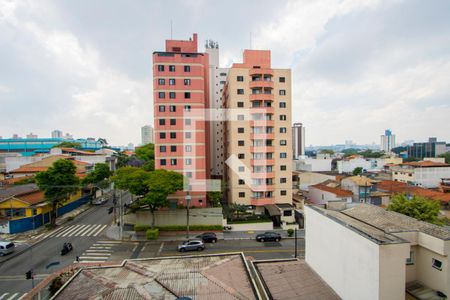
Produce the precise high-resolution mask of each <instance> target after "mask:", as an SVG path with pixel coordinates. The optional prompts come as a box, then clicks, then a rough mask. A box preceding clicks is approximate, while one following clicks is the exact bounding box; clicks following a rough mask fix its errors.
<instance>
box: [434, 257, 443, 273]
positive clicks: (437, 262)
mask: <svg viewBox="0 0 450 300" xmlns="http://www.w3.org/2000/svg"><path fill="white" fill-rule="evenodd" d="M432 262H433V268H435V269H438V270H439V271H442V261H440V260H437V259H435V258H433V260H432Z"/></svg>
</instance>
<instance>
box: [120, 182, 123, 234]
mask: <svg viewBox="0 0 450 300" xmlns="http://www.w3.org/2000/svg"><path fill="white" fill-rule="evenodd" d="M122 195H123V191H120V197H119V234H120V235H119V236H120V240H122V233H123V232H122V225H123V224H122V213H123V207H122Z"/></svg>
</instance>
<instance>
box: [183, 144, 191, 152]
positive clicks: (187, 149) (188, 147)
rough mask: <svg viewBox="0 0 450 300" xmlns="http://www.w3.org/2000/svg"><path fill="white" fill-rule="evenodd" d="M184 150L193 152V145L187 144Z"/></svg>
mask: <svg viewBox="0 0 450 300" xmlns="http://www.w3.org/2000/svg"><path fill="white" fill-rule="evenodd" d="M184 151H186V152H192V146H191V145H186V146H184Z"/></svg>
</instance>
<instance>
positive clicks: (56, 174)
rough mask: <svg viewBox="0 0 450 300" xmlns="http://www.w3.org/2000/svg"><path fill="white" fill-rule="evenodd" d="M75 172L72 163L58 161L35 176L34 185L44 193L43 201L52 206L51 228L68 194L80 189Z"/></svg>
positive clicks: (65, 160)
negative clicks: (57, 211)
mask: <svg viewBox="0 0 450 300" xmlns="http://www.w3.org/2000/svg"><path fill="white" fill-rule="evenodd" d="M76 171H77V168H76V166H75V164H74V163H73V162H72V161H70V160H67V159H59V160H57V161H55V162H54V163H53V165H52V166H51V167H49V168H48V170H47V171H44V172H39V173H38V174H37V175H36V183H37V185H38V187H39V189H41V190H42V191H44V196H45V199H46V200H47V201H48V202H49V203H50V205H51V206H52V212H51V215H52V217H51V220H50V222H51V223H50V224H51V225H52V226H55V222H56V210H57V208H58V206H59V205H61V204H63V203H64V202H66V201H67V199H69V197H70V194H72V193H74V192H76V191H77V190H78V189H79V188H80V187H79V183H80V180H79V178H78V177H77V176H76V175H75V174H76Z"/></svg>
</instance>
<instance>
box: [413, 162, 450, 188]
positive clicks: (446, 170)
mask: <svg viewBox="0 0 450 300" xmlns="http://www.w3.org/2000/svg"><path fill="white" fill-rule="evenodd" d="M414 173H415V174H414V179H415V182H416V183H418V185H419V186H422V187H424V188H435V187H438V186H439V183H440V182H441V178H450V167H439V168H416V169H415V172H414Z"/></svg>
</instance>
